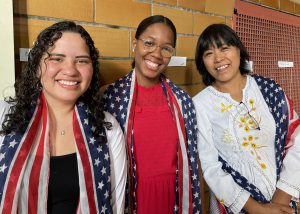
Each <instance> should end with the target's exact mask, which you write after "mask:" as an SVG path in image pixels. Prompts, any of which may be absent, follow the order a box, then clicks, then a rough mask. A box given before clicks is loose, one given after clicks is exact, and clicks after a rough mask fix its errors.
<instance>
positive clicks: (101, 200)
mask: <svg viewBox="0 0 300 214" xmlns="http://www.w3.org/2000/svg"><path fill="white" fill-rule="evenodd" d="M37 103H38V104H37V105H36V106H33V107H32V110H31V113H30V121H29V123H28V125H27V129H26V131H25V132H24V133H11V134H10V135H7V136H5V137H4V139H3V138H2V140H1V141H0V213H2V214H8V213H31V214H35V213H46V212H47V197H48V179H49V163H50V151H49V115H48V111H47V105H46V101H45V98H44V96H43V94H41V96H40V99H39V101H38V102H37ZM73 130H74V134H75V141H76V143H75V145H76V154H77V162H78V168H79V170H78V175H79V187H80V196H79V203H78V208H77V213H84V214H88V213H91V214H95V213H101V212H103V211H104V213H112V206H111V197H110V196H111V182H110V156H109V148H108V145H107V144H103V143H101V138H97V137H95V136H94V135H93V127H92V125H91V123H90V121H89V110H88V108H87V105H86V104H84V103H82V102H80V103H78V104H77V105H76V107H75V110H74V114H73ZM102 135H103V136H105V135H106V134H105V129H104V128H103V133H102ZM96 158H97V159H98V160H99V161H98V162H99V163H98V164H97V165H96V164H93V161H94V160H95V159H96ZM99 169H101V170H99ZM99 184H102V185H101V188H98V186H99Z"/></svg>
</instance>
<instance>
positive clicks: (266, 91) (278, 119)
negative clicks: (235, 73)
mask: <svg viewBox="0 0 300 214" xmlns="http://www.w3.org/2000/svg"><path fill="white" fill-rule="evenodd" d="M253 78H254V79H255V81H256V83H257V85H258V87H259V89H260V91H261V93H262V94H263V97H264V98H265V100H266V103H267V105H268V107H269V111H270V112H271V114H272V115H273V118H274V120H275V123H276V135H275V158H276V173H277V179H278V178H279V175H280V171H281V166H282V160H283V153H284V145H285V138H286V135H287V130H288V120H287V119H288V115H287V114H288V109H287V105H286V100H285V96H284V92H283V90H282V88H281V87H280V86H279V85H278V84H277V83H276V82H275V81H274V80H272V79H269V78H264V77H262V76H259V75H253ZM219 161H220V162H221V163H222V169H223V170H224V171H225V172H227V173H229V174H231V176H232V178H233V179H234V180H235V182H236V183H237V184H239V185H240V186H241V187H242V188H244V189H245V190H247V191H248V192H249V193H250V194H251V196H252V197H253V198H254V199H255V200H256V201H258V202H262V203H268V201H267V200H266V199H265V197H264V195H263V194H262V193H261V192H260V190H259V189H258V188H257V187H255V186H254V185H253V184H251V183H249V182H248V180H247V179H246V178H245V177H244V176H242V175H241V174H240V173H239V172H237V171H235V170H234V169H233V168H232V167H231V166H230V165H229V164H228V163H227V162H226V161H225V160H223V159H222V157H220V156H219Z"/></svg>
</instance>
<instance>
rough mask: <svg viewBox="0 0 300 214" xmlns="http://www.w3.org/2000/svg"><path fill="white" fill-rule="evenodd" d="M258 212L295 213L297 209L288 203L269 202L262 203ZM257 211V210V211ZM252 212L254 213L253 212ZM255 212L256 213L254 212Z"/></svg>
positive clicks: (273, 213) (266, 213)
mask: <svg viewBox="0 0 300 214" xmlns="http://www.w3.org/2000/svg"><path fill="white" fill-rule="evenodd" d="M258 211H259V212H257V214H259V213H262V214H268V213H270V214H289V213H290V214H293V213H294V212H295V210H294V209H293V208H291V207H289V206H288V205H282V204H276V203H269V204H261V209H259V210H258ZM255 213H256V212H255ZM251 214H252V213H251ZM253 214H254V213H253Z"/></svg>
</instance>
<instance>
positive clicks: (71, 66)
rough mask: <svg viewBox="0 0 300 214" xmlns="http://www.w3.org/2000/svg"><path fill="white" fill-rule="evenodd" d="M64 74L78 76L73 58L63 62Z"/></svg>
mask: <svg viewBox="0 0 300 214" xmlns="http://www.w3.org/2000/svg"><path fill="white" fill-rule="evenodd" d="M63 74H65V75H68V76H76V75H77V74H78V70H77V66H76V62H74V61H73V60H66V61H65V63H64V64H63Z"/></svg>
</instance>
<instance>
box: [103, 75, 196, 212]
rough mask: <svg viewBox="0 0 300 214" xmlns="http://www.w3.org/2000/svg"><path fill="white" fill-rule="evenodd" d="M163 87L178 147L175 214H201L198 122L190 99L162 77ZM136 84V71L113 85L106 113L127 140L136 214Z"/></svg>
mask: <svg viewBox="0 0 300 214" xmlns="http://www.w3.org/2000/svg"><path fill="white" fill-rule="evenodd" d="M160 83H161V86H162V88H163V90H164V93H165V96H166V99H167V101H168V105H169V108H170V110H171V111H172V113H173V114H174V115H175V121H176V124H177V130H178V136H179V145H178V151H177V172H176V203H175V207H174V213H201V199H200V177H199V166H198V162H197V160H198V152H197V134H196V130H197V122H196V113H195V108H194V105H193V103H192V100H191V98H190V97H189V96H188V95H187V94H186V93H185V92H184V91H183V90H181V89H180V88H178V87H177V86H175V85H174V84H173V83H172V82H171V81H170V80H168V79H167V78H165V77H164V76H163V75H161V78H160ZM136 93H137V81H136V77H135V71H134V70H133V71H132V72H130V73H129V74H128V75H126V76H125V77H123V78H121V79H120V80H118V81H116V82H115V83H113V84H112V85H110V86H109V87H108V88H107V90H106V91H105V94H104V103H105V110H106V111H108V112H110V113H111V114H113V116H115V117H116V118H117V120H118V121H119V123H120V125H121V127H122V129H123V131H124V133H125V137H126V144H127V151H128V156H129V161H128V162H129V190H128V191H129V192H128V194H129V197H128V198H127V199H129V201H127V202H128V208H129V210H127V211H128V212H132V213H134V211H136V199H135V195H136V185H137V182H138V181H137V177H136V165H135V164H136V162H135V149H134V142H133V140H134V137H133V134H134V133H133V115H134V107H135V102H136Z"/></svg>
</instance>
